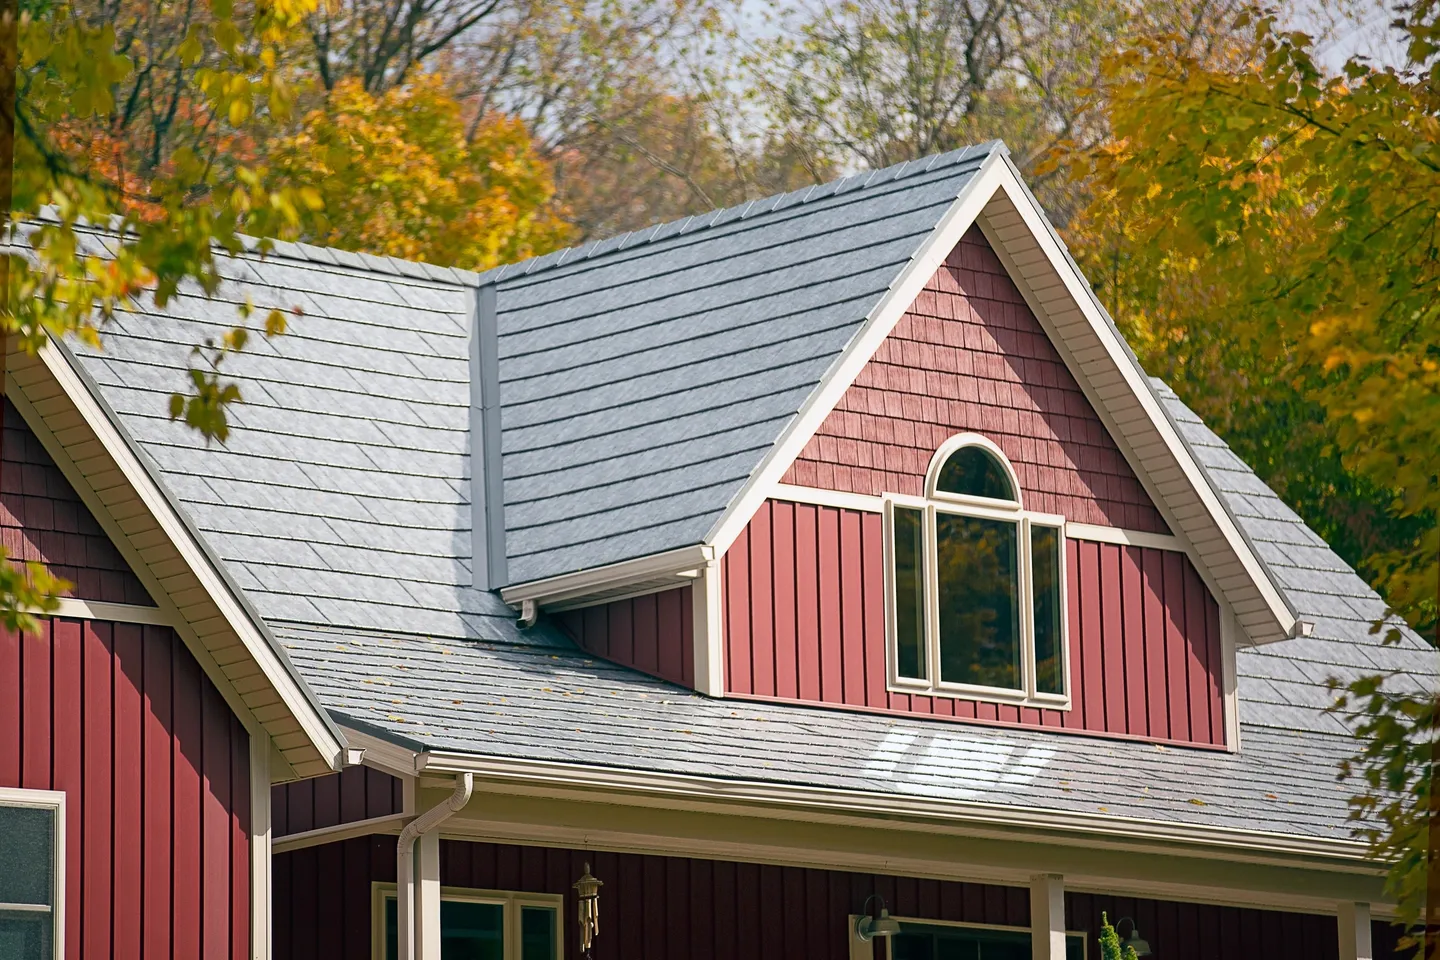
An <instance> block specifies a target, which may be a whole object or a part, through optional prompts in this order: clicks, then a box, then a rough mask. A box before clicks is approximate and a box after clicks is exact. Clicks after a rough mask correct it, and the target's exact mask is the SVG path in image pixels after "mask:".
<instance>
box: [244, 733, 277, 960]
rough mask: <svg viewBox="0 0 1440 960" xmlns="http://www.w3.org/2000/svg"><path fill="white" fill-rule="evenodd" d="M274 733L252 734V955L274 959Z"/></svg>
mask: <svg viewBox="0 0 1440 960" xmlns="http://www.w3.org/2000/svg"><path fill="white" fill-rule="evenodd" d="M273 854H274V850H273V846H272V844H271V825H270V736H269V735H268V734H267V733H265V731H264V730H259V731H256V732H255V733H252V734H250V956H251V958H252V960H270V950H271V929H272V927H271V923H270V918H271V914H272V907H273V897H272V895H271V884H270V865H271V863H272V860H273Z"/></svg>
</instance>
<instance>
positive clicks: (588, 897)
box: [575, 863, 605, 960]
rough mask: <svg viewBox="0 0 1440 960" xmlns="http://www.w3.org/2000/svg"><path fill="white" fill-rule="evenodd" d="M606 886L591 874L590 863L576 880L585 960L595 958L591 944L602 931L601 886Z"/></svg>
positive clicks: (582, 949) (582, 948) (582, 953)
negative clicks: (591, 950) (591, 952)
mask: <svg viewBox="0 0 1440 960" xmlns="http://www.w3.org/2000/svg"><path fill="white" fill-rule="evenodd" d="M603 886H605V884H604V883H602V882H601V881H599V880H596V879H595V878H594V877H592V876H591V875H590V864H588V863H587V864H585V873H584V874H583V875H582V876H581V877H580V879H579V880H577V881H575V893H576V894H577V895H578V896H579V899H580V953H581V956H582V957H584V960H594V958H593V957H592V956H591V954H590V945H591V944H592V943H594V942H595V937H596V936H598V935H599V933H600V888H601V887H603Z"/></svg>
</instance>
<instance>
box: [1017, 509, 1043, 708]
mask: <svg viewBox="0 0 1440 960" xmlns="http://www.w3.org/2000/svg"><path fill="white" fill-rule="evenodd" d="M1016 523H1017V526H1018V527H1019V529H1018V531H1017V534H1018V536H1017V538H1016V539H1017V541H1018V542H1017V543H1016V544H1015V547H1016V550H1017V551H1018V552H1019V555H1018V556H1017V557H1016V561H1017V562H1018V563H1019V564H1020V567H1019V573H1020V577H1019V580H1020V609H1019V610H1018V611H1017V613H1018V614H1019V616H1020V673H1021V676H1022V677H1023V678H1024V686H1025V697H1026V699H1034V697H1035V692H1036V690H1037V688H1038V686H1039V683H1038V680H1037V678H1036V673H1037V672H1038V667H1037V666H1036V663H1035V578H1034V569H1033V567H1032V562H1033V558H1032V557H1031V544H1030V518H1029V517H1027V516H1023V515H1022V516H1021V517H1020V518H1019V519H1018V520H1017V521H1016Z"/></svg>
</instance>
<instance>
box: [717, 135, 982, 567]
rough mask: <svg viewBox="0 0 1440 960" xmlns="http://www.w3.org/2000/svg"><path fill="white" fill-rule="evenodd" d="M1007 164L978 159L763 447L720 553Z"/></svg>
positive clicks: (720, 528)
mask: <svg viewBox="0 0 1440 960" xmlns="http://www.w3.org/2000/svg"><path fill="white" fill-rule="evenodd" d="M1007 169H1008V168H1007V167H1006V165H1005V162H1004V157H1003V155H1002V151H999V150H994V151H991V153H990V155H989V156H987V157H986V158H985V159H984V160H983V161H981V163H980V166H979V168H978V169H977V170H976V171H975V174H974V176H973V177H972V178H971V179H970V180H968V181H966V183H965V186H964V187H963V188H962V189H961V191H960V194H959V195H958V196H957V197H956V199H955V202H954V203H952V204H951V205H950V209H948V210H946V211H945V214H944V215H943V216H942V217H941V218H940V221H939V223H937V224H936V225H935V228H934V229H933V230H931V231H930V235H929V236H928V237H926V238H925V240H924V241H923V242H922V243H921V244H920V247H919V249H918V250H917V251H916V252H915V255H914V256H913V257H911V258H910V262H909V263H907V264H906V265H905V267H904V269H902V270H901V271H900V272H899V274H897V275H896V277H895V279H894V280H893V281H892V282H891V283H890V287H889V289H888V290H886V291H885V294H884V295H883V296H882V297H881V298H880V300H879V301H878V302H877V303H876V304H875V306H874V307H873V308H872V309H871V310H870V313H869V314H867V315H866V317H865V322H864V324H863V325H862V326H861V327H860V330H859V331H858V332H857V333H856V334H855V336H854V337H852V338H851V340H850V343H849V345H848V346H846V348H845V350H844V352H843V353H841V354H840V356H839V357H838V358H836V360H835V362H834V363H833V364H831V366H830V369H829V370H828V371H826V373H825V377H824V379H823V380H821V382H820V386H819V387H817V388H816V389H815V390H814V391H812V392H811V394H810V396H808V397H806V398H805V402H804V403H803V404H802V405H801V407H800V412H799V413H798V414H797V415H796V416H795V417H794V419H792V420H791V421H790V424H789V425H788V426H787V427H786V428H785V432H784V433H782V434H781V435H780V439H779V440H777V441H776V442H775V444H774V446H772V447H771V448H770V449H769V451H767V452H766V454H765V457H764V459H762V460H761V461H760V464H759V465H758V466H757V467H756V468H755V470H754V471H753V472H752V473H751V474H750V477H749V479H748V480H746V481H745V484H744V486H742V487H741V488H740V490H739V492H738V493H736V495H735V496H734V497H733V498H732V499H731V500H730V503H729V505H728V506H726V508H725V512H724V513H723V514H721V516H720V519H719V520H717V521H716V522H715V525H714V526H713V527H712V528H711V529H710V532H709V533H708V534H707V535H706V537H705V542H706V543H709V544H712V545H713V546H714V547H715V550H716V552H717V553H724V552H725V551H726V550H727V549H729V547H730V544H732V543H734V542H735V538H736V537H738V536H740V533H741V531H743V530H744V529H745V526H746V524H748V523H749V522H750V518H751V517H752V516H754V515H755V511H757V510H759V509H760V505H761V504H762V503H764V502H765V501H766V500H767V499H768V498H769V497H770V496H771V495H772V494H773V493H774V490H775V487H776V486H777V485H778V484H779V483H780V481H781V480H782V479H783V478H784V476H785V472H786V471H787V470H789V469H790V465H791V464H792V463H794V462H795V459H796V458H797V457H799V456H800V454H801V452H803V451H804V449H805V444H807V443H809V442H810V438H811V437H813V436H814V435H815V431H817V430H819V429H820V426H821V424H823V423H824V422H825V418H826V417H827V416H828V415H829V414H830V411H831V410H833V409H834V408H835V405H836V404H838V403H839V402H840V398H841V397H843V396H844V395H845V391H846V390H848V389H849V388H850V385H851V384H852V383H854V382H855V378H856V377H858V376H859V375H860V371H861V370H863V369H864V367H865V364H867V363H869V362H870V358H871V357H872V356H874V355H875V351H876V350H878V349H879V348H880V344H881V343H883V342H884V340H885V338H886V337H888V336H889V335H890V331H891V330H894V329H895V325H896V324H897V323H899V322H900V318H901V317H903V316H905V311H906V310H908V309H910V305H911V304H912V303H914V302H915V298H916V297H918V296H919V295H920V292H921V291H922V290H924V289H925V284H926V283H928V282H929V281H930V278H931V277H933V276H934V275H935V271H936V270H938V269H940V265H941V264H942V263H944V262H945V258H946V257H947V256H949V255H950V251H951V250H953V249H954V248H955V245H956V244H957V243H959V242H960V238H961V237H963V236H965V231H967V230H969V229H970V227H971V225H973V224H974V223H975V220H976V218H977V217H979V216H980V211H981V210H983V209H984V208H985V204H986V203H988V202H989V201H990V198H991V197H992V196H993V195H994V193H995V191H996V189H998V188H999V185H1000V177H1001V176H1002V174H1003V172H1004V171H1005V170H1007Z"/></svg>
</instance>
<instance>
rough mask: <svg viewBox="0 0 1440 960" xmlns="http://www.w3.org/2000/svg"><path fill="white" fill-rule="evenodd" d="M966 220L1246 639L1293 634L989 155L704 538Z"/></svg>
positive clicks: (832, 396) (1246, 550)
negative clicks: (977, 229)
mask: <svg viewBox="0 0 1440 960" xmlns="http://www.w3.org/2000/svg"><path fill="white" fill-rule="evenodd" d="M977 222H978V223H979V224H980V225H981V227H982V229H983V230H984V232H985V234H986V236H987V237H988V238H989V239H990V240H991V242H992V245H993V246H994V247H995V249H996V253H997V254H999V255H1000V256H1001V259H1002V260H1003V261H1005V263H1006V267H1007V269H1008V270H1010V271H1011V273H1012V276H1013V277H1014V279H1015V280H1016V282H1017V284H1018V285H1020V286H1021V288H1022V291H1023V292H1025V293H1026V299H1027V301H1029V302H1030V303H1031V307H1032V309H1035V312H1036V314H1037V317H1039V318H1040V320H1041V323H1042V325H1044V326H1045V328H1046V330H1047V332H1048V333H1049V334H1050V335H1051V338H1052V340H1053V341H1055V344H1056V347H1057V349H1059V350H1060V352H1061V354H1062V356H1063V357H1064V358H1065V360H1066V363H1067V365H1069V366H1070V369H1071V372H1072V374H1073V375H1074V376H1075V378H1076V380H1077V381H1079V383H1080V384H1081V387H1082V389H1084V390H1085V393H1086V395H1087V396H1088V397H1089V398H1090V400H1091V402H1092V403H1093V404H1094V405H1095V407H1096V409H1097V411H1098V412H1100V413H1101V416H1102V417H1103V418H1104V419H1105V420H1106V422H1107V426H1109V427H1110V428H1111V432H1112V435H1114V436H1115V439H1116V440H1117V442H1118V444H1119V445H1120V447H1121V449H1122V450H1123V451H1125V452H1126V454H1127V457H1128V458H1130V459H1131V460H1132V463H1131V466H1132V467H1133V468H1135V470H1136V473H1137V475H1139V476H1140V478H1141V481H1142V483H1144V484H1145V486H1146V489H1147V490H1148V491H1149V492H1150V493H1151V495H1152V497H1154V498H1155V500H1156V504H1157V506H1159V507H1160V508H1161V509H1162V511H1163V512H1164V513H1165V515H1166V517H1167V520H1169V521H1170V522H1171V524H1172V529H1177V528H1178V529H1177V532H1178V534H1179V539H1180V540H1181V542H1183V543H1185V544H1186V545H1187V546H1188V547H1189V548H1190V550H1191V551H1192V552H1193V553H1192V560H1193V561H1194V562H1195V563H1196V566H1197V567H1199V568H1200V569H1201V570H1202V571H1204V572H1206V573H1207V574H1208V576H1207V579H1208V580H1209V582H1211V583H1212V584H1213V585H1214V586H1215V587H1216V588H1217V589H1218V590H1219V592H1220V593H1222V594H1223V596H1224V599H1225V601H1226V603H1227V604H1228V606H1229V607H1230V608H1231V609H1232V610H1233V611H1234V613H1235V616H1236V619H1237V621H1238V624H1239V626H1240V627H1241V629H1242V630H1243V631H1244V633H1245V635H1246V637H1247V638H1248V639H1249V640H1250V642H1252V643H1264V642H1269V641H1273V640H1280V639H1284V638H1285V637H1288V636H1291V635H1294V634H1296V633H1300V632H1304V630H1305V626H1306V625H1305V624H1304V623H1303V622H1302V621H1300V620H1298V618H1297V617H1296V615H1295V613H1294V611H1293V610H1291V609H1290V607H1289V605H1288V604H1287V603H1286V601H1285V599H1284V597H1283V596H1282V595H1281V593H1280V591H1279V589H1278V588H1277V586H1276V585H1275V584H1274V583H1273V582H1272V581H1271V579H1270V576H1269V571H1268V570H1267V569H1266V567H1265V565H1264V564H1263V563H1262V562H1261V560H1260V558H1259V557H1258V556H1257V555H1256V554H1255V551H1254V549H1253V548H1252V547H1251V545H1250V542H1249V541H1248V540H1247V539H1246V537H1245V536H1244V534H1243V533H1242V532H1241V530H1240V529H1239V526H1238V525H1237V524H1236V522H1235V520H1234V518H1233V517H1232V516H1231V515H1230V514H1229V512H1228V510H1227V509H1226V508H1225V506H1224V504H1223V503H1222V502H1221V500H1220V497H1219V494H1218V493H1216V491H1215V490H1214V488H1213V487H1211V485H1210V483H1209V481H1208V479H1207V478H1206V476H1205V474H1204V471H1203V470H1202V468H1201V467H1200V465H1199V464H1198V463H1197V462H1196V460H1195V458H1194V456H1193V454H1192V453H1191V451H1190V448H1189V447H1188V446H1187V445H1186V444H1185V442H1184V441H1183V439H1182V438H1181V437H1180V435H1179V432H1178V430H1177V429H1176V428H1175V426H1174V424H1173V423H1172V422H1171V421H1170V419H1169V417H1167V416H1166V414H1165V412H1164V410H1163V409H1162V407H1161V405H1160V400H1159V398H1158V397H1157V396H1156V394H1155V392H1154V390H1153V389H1152V388H1151V386H1150V383H1149V381H1148V380H1147V379H1146V377H1145V374H1144V372H1143V371H1142V370H1141V369H1140V367H1139V364H1138V363H1136V361H1135V359H1134V356H1133V355H1132V354H1131V353H1130V352H1129V350H1128V349H1127V348H1126V347H1125V345H1124V343H1123V342H1122V341H1121V339H1120V336H1119V334H1118V333H1117V332H1116V330H1115V328H1114V327H1113V325H1112V324H1111V322H1110V319H1109V317H1108V316H1107V315H1106V314H1105V312H1104V310H1103V308H1102V307H1101V306H1100V304H1099V303H1098V302H1097V301H1096V300H1095V298H1094V296H1093V295H1092V294H1091V292H1090V288H1089V285H1088V284H1087V283H1086V281H1085V278H1084V277H1083V276H1082V275H1081V274H1080V272H1079V270H1078V269H1077V268H1076V267H1075V264H1074V263H1073V261H1071V259H1070V258H1069V256H1068V254H1067V253H1066V252H1065V250H1064V248H1063V247H1062V246H1061V244H1060V241H1059V239H1058V238H1057V237H1056V235H1055V234H1054V232H1053V230H1051V228H1050V226H1049V224H1048V222H1047V221H1046V220H1045V217H1044V214H1043V213H1042V211H1041V210H1040V208H1039V206H1038V204H1037V203H1036V202H1035V199H1034V197H1032V196H1031V194H1030V192H1029V191H1028V190H1027V189H1026V188H1025V186H1024V184H1023V183H1022V182H1021V180H1020V177H1019V174H1018V172H1017V171H1016V170H1015V167H1014V165H1013V164H1011V163H1010V162H1009V158H1008V157H1006V156H1004V155H1003V154H1000V153H994V154H992V155H991V156H990V157H988V158H987V159H986V160H985V162H984V163H983V164H982V165H981V167H980V169H979V170H978V171H977V173H976V174H975V177H974V179H972V180H970V181H968V182H967V184H966V185H965V187H964V189H963V190H962V191H961V193H960V195H959V197H957V199H956V201H955V203H954V204H952V205H951V207H950V209H949V210H947V211H946V213H945V215H944V216H943V217H942V218H941V219H940V222H939V223H938V224H937V225H936V227H935V229H934V230H933V231H932V232H931V234H930V236H929V237H928V238H927V239H926V240H925V242H924V243H923V244H922V245H921V247H920V249H919V251H918V252H917V253H916V254H915V256H914V257H913V258H912V259H911V261H910V263H909V264H907V265H906V267H905V269H904V270H902V271H901V273H900V274H899V276H897V277H896V279H895V281H894V283H892V284H891V285H890V289H889V290H888V291H887V292H886V294H885V295H884V297H882V298H881V300H880V302H879V303H877V304H876V306H875V308H874V309H873V310H872V311H871V313H870V315H869V316H868V317H867V318H866V320H865V323H864V325H863V326H862V327H861V328H860V331H859V332H858V333H857V334H856V335H855V337H854V338H853V339H852V340H851V342H850V344H849V345H848V346H847V347H846V349H845V351H844V353H842V354H841V356H840V357H839V358H838V359H837V360H836V361H835V363H834V364H833V365H832V367H831V369H830V371H829V372H828V373H827V374H826V376H825V379H824V380H823V381H822V382H821V384H820V386H819V387H818V388H817V389H816V390H815V391H814V392H813V393H812V394H811V395H810V397H809V398H808V399H807V400H806V402H805V404H804V405H803V406H802V407H801V409H800V412H799V414H798V415H797V416H796V417H795V419H794V420H792V421H791V423H790V424H789V426H788V427H787V428H786V430H785V432H784V433H783V434H782V435H781V437H780V439H779V440H778V441H777V442H776V444H775V445H774V446H773V447H772V448H771V449H770V451H769V452H768V453H767V454H766V456H765V458H764V459H763V460H762V461H761V463H760V464H759V466H758V467H757V468H756V469H755V471H754V472H753V473H752V474H751V475H750V478H749V479H748V480H747V481H746V483H745V485H744V486H743V487H742V488H741V489H740V491H739V493H738V494H737V495H736V496H735V497H734V498H733V499H732V500H731V502H730V504H729V506H728V507H727V508H726V510H725V513H724V514H723V515H722V516H721V518H720V519H719V521H717V522H716V524H715V526H714V527H713V528H712V529H711V531H710V534H709V535H708V536H707V537H706V539H705V542H706V543H708V544H711V545H712V546H714V548H715V550H716V552H717V553H721V554H723V553H724V551H725V550H726V549H728V548H729V546H730V544H731V543H733V542H734V541H735V539H736V537H738V536H739V535H740V533H741V531H743V530H744V528H745V526H746V524H748V523H749V522H750V518H751V517H752V516H753V515H754V514H755V512H756V511H757V510H758V509H759V508H760V505H761V504H762V503H763V502H764V501H765V500H766V499H767V498H769V497H772V496H776V495H777V494H778V493H779V490H780V489H781V487H782V484H781V481H782V480H783V478H784V476H785V473H786V471H787V470H789V468H790V465H791V464H792V463H793V462H794V461H795V460H796V459H797V458H798V457H799V456H800V454H801V452H802V451H803V450H804V448H805V445H806V444H807V443H808V442H809V441H810V439H811V437H813V436H814V435H815V433H816V431H818V430H819V429H820V426H821V425H822V424H823V423H824V420H825V418H826V416H828V415H829V413H830V412H831V410H833V409H834V407H835V406H836V405H837V404H838V403H839V402H840V399H841V398H842V397H843V396H844V394H845V391H846V390H847V389H849V387H850V386H851V384H853V383H854V381H855V379H856V378H857V377H858V376H859V374H860V371H861V370H862V369H863V368H864V366H865V364H867V363H868V362H869V361H870V359H871V357H873V356H874V354H875V352H876V350H878V349H879V347H880V344H881V343H882V342H883V341H884V340H885V338H886V337H887V336H888V335H889V334H890V332H891V331H892V330H893V329H894V327H895V325H896V324H897V323H899V321H900V319H901V317H903V316H904V314H905V311H906V310H908V309H909V307H910V305H911V304H912V303H913V302H914V300H915V298H916V297H917V296H919V294H920V292H921V290H922V289H923V288H924V285H925V283H926V282H928V281H929V280H930V278H931V277H932V276H933V275H934V273H935V271H936V270H938V269H939V267H940V265H941V264H942V263H943V262H944V260H945V258H946V257H947V256H948V255H949V254H950V251H951V250H952V249H953V248H954V247H955V245H956V244H957V243H959V241H960V239H961V237H963V236H964V235H965V232H966V231H967V230H969V229H970V227H971V226H973V225H975V224H976V223H977ZM1021 254H1023V255H1024V256H1023V257H1017V256H1016V255H1021ZM1017 262H1023V263H1024V264H1025V266H1023V267H1019V266H1017V265H1016V264H1017ZM1027 288H1028V289H1027Z"/></svg>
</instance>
